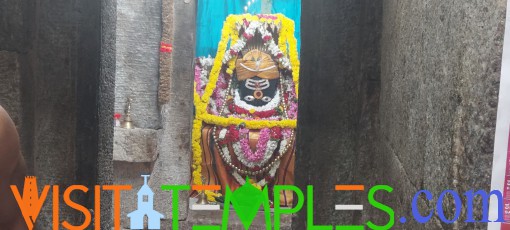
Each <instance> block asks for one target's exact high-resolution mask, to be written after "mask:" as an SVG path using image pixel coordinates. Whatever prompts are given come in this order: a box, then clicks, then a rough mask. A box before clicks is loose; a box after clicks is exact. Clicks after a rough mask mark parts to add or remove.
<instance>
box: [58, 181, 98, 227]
mask: <svg viewBox="0 0 510 230" xmlns="http://www.w3.org/2000/svg"><path fill="white" fill-rule="evenodd" d="M74 190H80V191H82V192H84V193H87V192H88V191H89V189H88V188H87V187H85V186H83V185H73V186H71V187H69V188H67V189H66V191H65V192H64V203H66V204H67V205H69V207H71V208H73V209H75V210H78V211H80V212H82V213H83V215H85V220H84V221H83V224H82V225H80V226H73V225H71V224H69V223H68V222H67V221H64V222H62V227H64V228H67V229H69V230H83V229H85V228H87V227H88V226H89V225H90V221H91V219H92V218H91V216H90V211H89V210H88V209H87V208H85V207H84V206H82V205H79V204H77V203H75V202H73V201H72V200H71V192H73V191H74Z"/></svg>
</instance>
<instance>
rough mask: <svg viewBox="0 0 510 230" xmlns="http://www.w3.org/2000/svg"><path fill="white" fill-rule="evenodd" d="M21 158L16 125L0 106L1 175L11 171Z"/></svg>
mask: <svg viewBox="0 0 510 230" xmlns="http://www.w3.org/2000/svg"><path fill="white" fill-rule="evenodd" d="M20 158H21V152H20V146H19V137H18V132H17V130H16V126H15V125H14V122H13V121H12V120H11V117H10V116H9V114H7V111H6V110H5V109H4V108H2V107H1V106H0V175H5V174H6V173H11V172H12V171H13V170H14V167H15V166H16V165H17V163H18V161H19V160H20Z"/></svg>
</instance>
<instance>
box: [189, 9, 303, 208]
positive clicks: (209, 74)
mask: <svg viewBox="0 0 510 230" xmlns="http://www.w3.org/2000/svg"><path fill="white" fill-rule="evenodd" d="M276 33H278V36H277V38H278V39H275V36H274V34H276ZM258 36H260V38H259V37H258ZM254 37H257V39H261V40H262V42H263V49H264V51H265V52H266V53H267V54H269V55H270V56H271V58H270V59H271V60H274V61H275V62H276V65H278V72H276V73H275V74H277V75H276V78H277V79H279V81H278V83H279V84H278V88H277V89H276V91H275V92H276V94H275V95H274V97H272V98H270V100H269V99H268V101H266V102H267V104H265V105H262V106H254V105H251V104H248V103H246V102H245V101H243V100H242V98H241V96H240V93H239V91H238V84H239V80H238V79H237V78H238V76H236V71H237V70H236V63H237V64H238V63H239V60H238V59H239V58H240V56H241V55H240V54H241V52H243V54H244V55H246V53H244V50H245V49H246V47H247V45H248V43H250V41H251V40H252V39H254ZM296 44H297V41H296V39H295V37H294V22H293V21H292V20H290V19H288V18H286V17H285V16H283V15H281V14H276V15H250V14H245V15H231V16H229V17H228V18H227V20H226V21H225V24H224V27H223V30H222V35H221V40H220V42H219V44H218V51H217V53H216V57H215V58H214V59H213V58H211V57H207V58H205V57H203V58H198V59H197V60H196V65H195V87H194V91H195V92H194V97H195V107H196V116H195V121H194V123H193V138H192V141H193V144H192V146H193V170H194V171H193V183H194V184H198V185H199V184H202V181H201V170H202V169H201V164H202V149H201V146H200V141H201V129H202V126H203V124H210V125H213V132H212V133H213V135H212V137H213V141H214V144H215V145H216V147H217V149H218V150H219V155H220V156H221V158H222V160H223V161H224V162H225V165H226V166H227V167H228V168H229V170H230V173H231V174H232V176H233V177H234V178H235V179H236V180H237V181H238V182H239V184H241V185H242V184H244V183H246V180H245V179H243V177H244V178H245V177H246V176H250V177H258V178H261V177H262V179H261V180H259V181H258V182H256V184H257V185H259V186H265V185H266V184H267V183H269V182H271V181H272V180H273V179H274V176H275V174H276V171H277V170H278V167H279V165H280V160H281V159H282V157H283V156H285V154H286V153H287V152H288V150H289V148H291V146H292V144H293V142H294V138H295V135H294V129H295V127H296V119H297V109H298V105H297V102H298V88H297V87H298V81H299V56H298V53H297V45H296ZM237 74H238V73H237ZM273 76H274V75H273ZM248 81H250V80H248ZM252 130H255V131H258V132H259V133H258V135H259V136H258V140H257V143H256V148H254V149H253V150H252V148H251V147H250V132H251V131H252ZM231 153H232V154H231ZM208 196H209V194H208ZM209 198H210V196H209Z"/></svg>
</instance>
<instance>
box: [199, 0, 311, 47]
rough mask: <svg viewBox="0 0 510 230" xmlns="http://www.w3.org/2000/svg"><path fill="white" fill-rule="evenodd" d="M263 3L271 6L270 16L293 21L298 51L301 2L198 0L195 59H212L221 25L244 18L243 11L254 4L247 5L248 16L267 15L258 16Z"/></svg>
mask: <svg viewBox="0 0 510 230" xmlns="http://www.w3.org/2000/svg"><path fill="white" fill-rule="evenodd" d="M263 1H264V2H270V4H271V13H273V14H276V13H281V14H283V15H285V16H287V17H288V18H290V19H292V20H294V22H295V25H296V34H295V36H296V38H297V40H298V47H301V36H300V34H301V29H300V25H301V0H255V1H252V0H198V7H197V46H196V55H197V56H198V57H200V56H207V55H211V56H212V57H214V56H215V55H216V51H217V48H218V42H219V41H220V38H221V29H222V28H223V22H224V21H225V19H226V18H227V16H228V15H230V14H244V13H245V11H244V7H245V6H247V3H248V2H253V4H250V6H249V7H248V11H247V13H251V14H260V13H268V12H261V11H262V2H263ZM298 49H299V48H298Z"/></svg>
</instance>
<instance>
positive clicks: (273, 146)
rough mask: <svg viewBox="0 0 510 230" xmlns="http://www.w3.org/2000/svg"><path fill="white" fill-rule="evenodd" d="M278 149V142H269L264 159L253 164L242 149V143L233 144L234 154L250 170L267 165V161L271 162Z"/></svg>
mask: <svg viewBox="0 0 510 230" xmlns="http://www.w3.org/2000/svg"><path fill="white" fill-rule="evenodd" d="M277 147H278V141H273V140H269V141H268V142H267V147H266V151H265V153H264V158H263V159H262V160H261V161H259V162H252V161H250V160H248V159H247V158H246V156H245V155H244V153H243V150H242V149H241V143H240V142H239V141H236V142H234V143H232V149H234V154H235V155H236V156H237V159H238V160H239V161H240V162H241V163H242V164H243V165H245V166H246V167H248V168H254V167H256V166H258V167H262V166H263V165H264V164H266V163H267V161H269V159H271V157H272V156H273V153H274V151H275V150H276V148H277Z"/></svg>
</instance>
